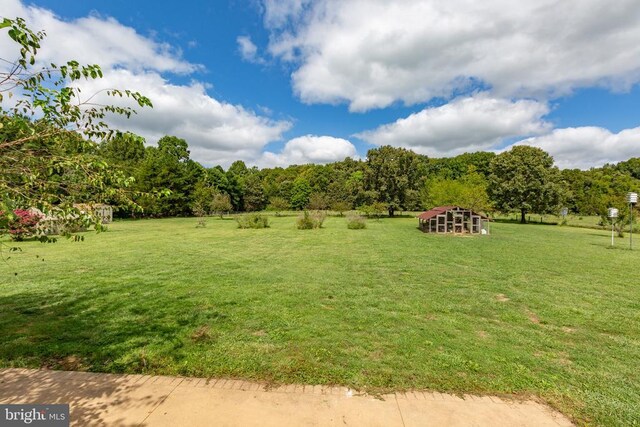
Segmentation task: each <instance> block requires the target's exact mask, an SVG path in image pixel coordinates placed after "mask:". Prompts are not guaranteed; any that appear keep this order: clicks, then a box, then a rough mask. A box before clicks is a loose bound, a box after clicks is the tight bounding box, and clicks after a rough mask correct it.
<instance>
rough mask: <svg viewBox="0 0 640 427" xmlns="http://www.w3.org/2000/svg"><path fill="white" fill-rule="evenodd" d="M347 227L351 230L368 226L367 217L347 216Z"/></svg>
mask: <svg viewBox="0 0 640 427" xmlns="http://www.w3.org/2000/svg"><path fill="white" fill-rule="evenodd" d="M347 228H348V229H350V230H363V229H365V228H367V219H366V218H365V217H363V216H362V215H350V216H348V217H347Z"/></svg>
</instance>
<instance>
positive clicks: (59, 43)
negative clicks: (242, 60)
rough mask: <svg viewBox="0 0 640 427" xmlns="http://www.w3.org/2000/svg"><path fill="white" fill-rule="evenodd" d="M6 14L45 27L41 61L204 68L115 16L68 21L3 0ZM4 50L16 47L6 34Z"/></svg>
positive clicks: (160, 68) (135, 67)
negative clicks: (138, 31) (126, 24)
mask: <svg viewBox="0 0 640 427" xmlns="http://www.w3.org/2000/svg"><path fill="white" fill-rule="evenodd" d="M2 14H3V16H5V17H9V18H15V17H18V16H19V17H22V18H24V19H25V20H26V21H27V24H28V25H29V27H30V28H31V29H32V30H34V31H39V30H45V32H46V34H47V36H46V38H45V40H44V41H43V42H42V49H40V51H39V52H38V59H39V61H40V62H42V63H45V64H48V63H50V62H54V63H58V64H60V63H63V62H66V61H68V60H71V59H75V60H78V61H80V62H82V63H85V64H98V65H100V66H101V67H103V68H105V69H109V68H115V67H122V68H126V69H128V70H131V71H136V72H138V71H143V70H155V71H158V72H172V73H180V74H188V73H191V72H194V71H196V70H198V69H200V68H202V67H201V66H200V65H197V64H192V63H190V62H188V61H186V60H185V59H183V58H182V55H181V52H180V50H179V49H176V48H174V47H172V46H171V45H169V44H167V43H161V42H158V41H155V40H152V39H150V38H148V37H144V36H142V35H140V34H138V33H137V32H136V31H135V30H134V29H133V28H131V27H127V26H125V25H122V24H121V23H119V22H118V21H116V20H115V19H114V18H110V17H100V16H87V17H84V18H79V19H75V20H72V21H64V20H62V19H61V18H59V17H58V16H56V15H55V14H53V13H52V12H51V11H49V10H47V9H42V8H39V7H35V6H24V5H23V4H22V3H21V2H20V1H18V0H3V6H2ZM2 38H3V39H4V40H3V41H2V42H0V43H2V44H0V49H2V52H3V53H4V52H6V51H7V50H5V49H8V48H9V46H15V44H13V43H11V42H10V41H9V39H8V37H2Z"/></svg>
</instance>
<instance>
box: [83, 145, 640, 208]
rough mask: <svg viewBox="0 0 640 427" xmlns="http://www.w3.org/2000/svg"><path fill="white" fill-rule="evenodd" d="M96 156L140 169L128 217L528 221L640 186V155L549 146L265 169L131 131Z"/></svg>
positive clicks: (606, 203)
mask: <svg viewBox="0 0 640 427" xmlns="http://www.w3.org/2000/svg"><path fill="white" fill-rule="evenodd" d="M95 155H96V156H99V157H101V158H103V159H104V160H105V162H107V163H108V164H109V165H111V166H112V167H113V168H115V169H116V170H118V171H121V172H122V173H123V174H125V175H128V176H131V177H133V178H134V183H133V184H132V186H131V189H132V190H133V191H135V192H136V193H139V194H141V196H139V197H137V198H136V197H134V200H135V201H136V202H137V203H138V204H139V206H140V207H141V208H142V210H141V211H138V212H136V211H135V210H132V209H130V208H127V209H123V210H121V212H120V215H121V216H140V215H142V216H153V217H164V216H189V215H193V214H196V215H204V214H211V213H213V212H221V211H235V212H251V211H261V210H265V209H272V210H275V211H284V210H304V209H312V210H324V209H330V210H334V211H339V212H343V211H349V210H353V209H359V210H363V211H377V212H381V211H383V212H385V213H386V214H388V215H389V216H393V215H395V214H396V212H398V211H416V210H422V209H428V208H431V207H434V206H440V205H461V206H465V207H469V208H472V209H474V210H477V211H481V212H495V211H499V212H513V211H516V212H519V213H520V215H521V219H522V221H525V220H526V214H528V213H541V214H545V213H554V214H558V213H559V211H560V209H561V207H567V208H568V210H569V212H571V213H575V214H582V215H602V214H604V212H605V211H606V209H607V208H608V207H612V206H614V207H618V208H619V209H620V210H621V211H624V210H625V209H626V208H625V203H624V197H625V194H626V193H627V192H628V191H632V190H635V191H637V190H638V189H639V188H640V158H631V159H629V160H627V161H624V162H620V163H618V164H607V165H604V166H602V167H599V168H592V169H590V170H586V171H583V170H579V169H565V170H559V169H558V168H557V167H556V166H555V165H554V161H553V158H552V157H551V156H550V155H549V154H548V153H546V152H544V151H543V150H541V149H539V148H535V147H529V146H516V147H513V148H512V149H511V150H509V151H506V152H503V153H501V154H495V153H491V152H476V153H465V154H462V155H459V156H455V157H450V158H429V157H427V156H424V155H420V154H417V153H415V152H413V151H411V150H407V149H404V148H396V147H391V146H383V147H379V148H374V149H371V150H369V151H368V152H367V156H366V159H364V160H354V159H351V158H346V159H344V160H342V161H338V162H334V163H329V164H326V165H317V164H306V165H292V166H289V167H286V168H282V167H274V168H263V169H259V168H257V167H255V166H254V167H248V166H246V164H245V163H244V162H243V161H241V160H238V161H235V162H234V163H233V164H231V166H230V167H229V168H227V169H226V170H225V169H224V168H223V167H221V166H215V167H211V168H206V167H204V166H202V165H200V164H199V163H198V162H196V161H194V160H192V159H191V158H190V153H189V147H188V143H187V142H186V141H185V140H184V139H181V138H178V137H175V136H165V137H163V138H161V139H160V140H159V141H158V142H157V145H156V146H146V145H145V141H144V140H143V139H142V138H141V137H138V136H136V135H133V134H130V133H125V134H121V135H119V136H117V137H115V138H112V139H110V140H108V141H106V142H104V143H103V144H101V145H100V146H98V147H97V149H96V153H95ZM161 192H164V194H163V195H160V196H149V195H150V194H159V193H161ZM79 196H81V197H82V198H85V199H87V198H90V197H91V195H88V194H84V195H79ZM86 201H88V200H86ZM103 201H104V202H107V203H109V202H114V201H110V200H103Z"/></svg>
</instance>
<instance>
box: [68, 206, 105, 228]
mask: <svg viewBox="0 0 640 427" xmlns="http://www.w3.org/2000/svg"><path fill="white" fill-rule="evenodd" d="M73 207H74V208H76V209H78V210H79V211H80V213H82V214H89V215H92V216H95V217H96V218H100V221H101V222H102V223H103V224H111V223H112V222H113V207H112V206H110V205H105V204H104V203H78V204H75V205H73Z"/></svg>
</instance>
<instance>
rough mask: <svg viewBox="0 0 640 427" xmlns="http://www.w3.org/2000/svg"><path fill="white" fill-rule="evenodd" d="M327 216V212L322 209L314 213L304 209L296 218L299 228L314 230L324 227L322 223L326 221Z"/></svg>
mask: <svg viewBox="0 0 640 427" xmlns="http://www.w3.org/2000/svg"><path fill="white" fill-rule="evenodd" d="M326 216H327V214H326V213H324V212H320V211H317V212H313V213H309V212H308V211H304V212H303V213H302V215H300V216H299V217H298V219H297V220H296V227H297V228H298V230H312V229H314V228H322V224H323V223H324V220H325V218H326Z"/></svg>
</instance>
